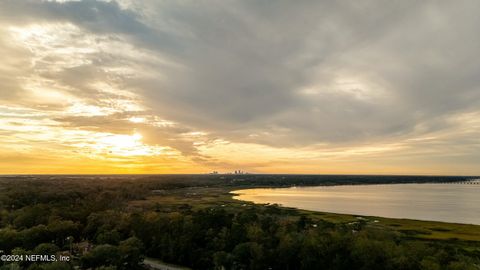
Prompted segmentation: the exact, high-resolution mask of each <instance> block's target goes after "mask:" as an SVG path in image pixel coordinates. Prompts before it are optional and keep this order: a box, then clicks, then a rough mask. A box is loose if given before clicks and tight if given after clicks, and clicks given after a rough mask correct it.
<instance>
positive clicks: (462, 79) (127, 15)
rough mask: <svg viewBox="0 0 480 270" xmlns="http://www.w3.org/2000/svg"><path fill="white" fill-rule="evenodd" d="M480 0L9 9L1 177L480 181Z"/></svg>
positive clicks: (23, 0)
mask: <svg viewBox="0 0 480 270" xmlns="http://www.w3.org/2000/svg"><path fill="white" fill-rule="evenodd" d="M479 13H480V3H479V2H478V1H474V0H472V1H463V0H460V1H428V0H427V1H409V0H405V1H369V0H366V1H353V0H352V1H308V0H301V1H287V0H276V1H273V0H272V1H269V0H265V1H253V0H243V1H234V0H210V1H202V0H191V1H188V0H179V1H173V0H172V1H164V0H142V1H140V0H135V1H134V0H117V1H103V0H83V1H68V0H63V1H59V0H57V1H41V0H2V1H0V55H1V56H2V61H0V174H17V173H18V174H20V173H21V174H30V173H45V174H54V173H59V174H61V173H86V174H89V173H95V174H96V173H152V174H155V173H207V172H211V171H214V170H215V171H219V172H230V171H233V170H243V171H247V172H251V173H299V174H317V173H318V174H428V175H431V174H433V175H480V76H479V74H480V61H478V57H479V55H480V35H479V34H478V29H479V26H480V16H478V14H479Z"/></svg>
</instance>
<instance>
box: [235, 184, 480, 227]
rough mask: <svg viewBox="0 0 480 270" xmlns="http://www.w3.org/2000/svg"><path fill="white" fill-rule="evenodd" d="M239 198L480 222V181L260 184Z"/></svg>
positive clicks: (341, 210) (325, 209)
mask: <svg viewBox="0 0 480 270" xmlns="http://www.w3.org/2000/svg"><path fill="white" fill-rule="evenodd" d="M233 193H235V194H236V195H235V196H234V198H235V199H238V200H244V201H251V202H254V203H276V204H280V205H283V206H287V207H295V208H300V209H305V210H313V211H322V212H332V213H342V214H355V215H364V216H380V217H390V218H408V219H418V220H433V221H445V222H453V223H466V224H479V225H480V184H476V185H468V184H395V185H354V186H330V187H325V186H319V187H294V188H266V189H264V188H256V189H245V190H237V191H234V192H233Z"/></svg>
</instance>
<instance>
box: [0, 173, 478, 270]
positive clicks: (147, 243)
mask: <svg viewBox="0 0 480 270" xmlns="http://www.w3.org/2000/svg"><path fill="white" fill-rule="evenodd" d="M464 180H468V179H467V178H464V177H404V176H398V177H379V176H282V175H277V176H275V175H263V176H258V175H257V176H255V175H240V176H239V175H192V176H187V175H185V176H181V175H177V176H174V175H170V176H10V177H2V178H0V252H1V254H0V255H24V256H25V255H29V254H44V255H52V254H57V255H58V254H60V255H62V254H63V255H64V256H67V257H69V258H71V259H70V261H68V262H60V261H57V262H50V263H43V262H32V261H25V260H24V261H17V262H8V261H5V260H3V262H0V264H1V265H2V266H1V267H0V269H30V270H32V269H44V270H47V269H48V270H53V269H74V268H75V267H79V268H80V269H145V268H147V267H149V266H148V265H147V264H144V263H143V259H144V258H145V257H150V258H157V259H159V260H162V261H164V262H168V263H175V264H178V265H183V266H187V267H190V268H193V269H365V270H367V269H369V270H370V269H432V270H433V269H448V270H454V269H459V270H460V269H462V270H463V269H472V270H473V269H480V245H479V242H475V241H470V242H468V241H467V242H468V243H467V242H464V241H455V240H454V239H453V240H450V241H434V240H420V239H415V238H412V237H407V236H405V235H403V234H400V233H398V232H397V231H394V230H386V229H381V228H379V227H376V226H373V225H371V224H370V223H369V222H368V220H367V219H361V218H360V219H357V221H355V222H332V221H331V220H326V219H323V218H321V217H320V218H317V217H316V216H311V215H309V214H307V213H306V212H304V211H297V210H294V209H287V208H282V207H278V206H276V205H253V204H246V203H243V202H237V201H234V200H232V199H231V198H230V197H231V196H230V195H229V194H228V191H230V190H232V189H233V188H241V187H246V186H247V187H250V186H290V185H333V184H360V183H369V184H377V183H392V182H393V183H407V182H422V183H423V182H453V181H464ZM205 194H206V195H205ZM212 194H214V195H212ZM207 195H208V196H207ZM478 228H480V227H478ZM17 258H18V257H17Z"/></svg>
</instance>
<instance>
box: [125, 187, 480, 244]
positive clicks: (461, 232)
mask: <svg viewBox="0 0 480 270" xmlns="http://www.w3.org/2000/svg"><path fill="white" fill-rule="evenodd" d="M236 189H238V188H218V187H215V188H208V187H199V188H195V187H194V188H182V189H175V190H168V191H154V192H152V194H151V196H148V197H147V199H146V200H140V201H132V202H130V203H129V206H130V207H131V208H132V209H135V208H142V209H155V208H157V210H158V211H172V210H173V211H174V210H175V209H180V208H181V207H190V208H191V209H192V210H199V209H204V208H208V207H213V206H220V207H227V208H232V209H241V208H242V207H246V206H248V205H252V203H250V202H243V201H239V200H235V199H233V198H232V194H231V193H230V192H231V191H232V190H236ZM290 210H291V211H292V213H293V212H295V213H297V214H304V215H307V216H308V217H310V218H312V219H314V220H315V219H322V220H326V221H328V222H332V223H337V224H339V223H344V224H349V223H352V222H357V221H358V217H359V216H358V215H346V214H336V213H325V212H314V211H307V210H297V209H292V208H290ZM362 218H364V219H365V221H366V223H367V226H372V227H376V228H380V229H385V230H391V231H395V232H398V233H399V234H401V235H403V236H405V237H408V238H411V239H419V240H445V241H467V242H478V243H480V226H478V225H466V224H454V223H445V222H436V221H420V220H410V219H393V218H382V217H368V216H363V217H362Z"/></svg>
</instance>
